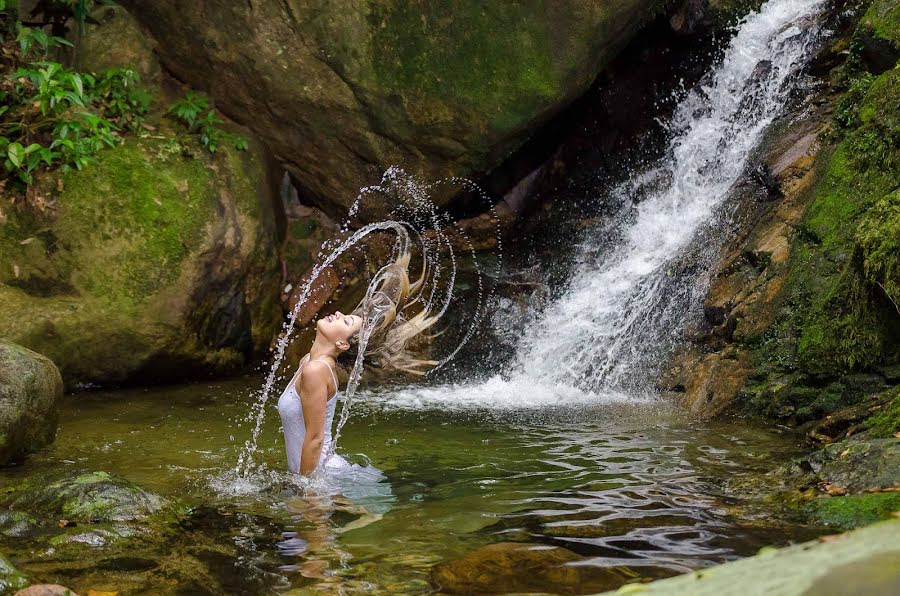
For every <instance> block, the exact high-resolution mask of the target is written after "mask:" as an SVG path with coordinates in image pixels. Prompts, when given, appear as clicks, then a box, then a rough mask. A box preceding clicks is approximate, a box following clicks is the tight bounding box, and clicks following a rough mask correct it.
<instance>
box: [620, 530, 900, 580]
mask: <svg viewBox="0 0 900 596" xmlns="http://www.w3.org/2000/svg"><path fill="white" fill-rule="evenodd" d="M735 586H740V588H739V591H740V593H741V594H744V595H746V596H768V595H770V594H828V595H835V596H836V595H838V594H895V593H897V592H898V590H900V520H892V521H886V522H883V523H880V524H876V525H874V526H870V527H868V528H863V529H861V530H856V531H854V532H849V533H847V534H842V535H840V536H829V537H826V539H821V540H817V541H812V542H806V543H804V544H797V545H795V546H789V547H787V548H783V549H768V548H767V549H764V552H760V554H758V555H756V556H754V557H749V558H746V559H741V560H739V561H732V562H729V563H724V564H722V565H717V566H715V567H710V568H707V569H702V570H700V571H695V572H693V573H689V574H685V575H681V576H678V577H674V578H671V579H664V580H661V581H656V582H653V583H650V584H646V585H643V586H635V587H631V586H628V587H626V588H623V589H622V590H621V591H620V592H618V593H640V594H647V595H656V594H660V595H662V594H665V595H666V596H679V595H682V594H684V595H690V596H718V595H719V594H731V593H734V592H735Z"/></svg>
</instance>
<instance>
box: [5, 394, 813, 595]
mask: <svg viewBox="0 0 900 596" xmlns="http://www.w3.org/2000/svg"><path fill="white" fill-rule="evenodd" d="M259 383H260V379H259V378H257V377H252V378H249V377H248V378H244V379H237V380H230V381H224V382H215V383H204V384H196V385H185V386H178V387H166V388H156V389H136V390H121V391H104V392H94V393H84V394H80V395H73V396H69V397H67V398H66V400H65V404H64V407H63V411H62V417H61V424H60V429H59V434H58V437H57V440H56V442H55V443H54V444H53V446H52V447H51V448H49V449H48V450H46V451H44V452H43V453H41V454H38V455H36V456H34V457H32V458H31V459H29V460H28V462H27V463H26V464H25V465H23V466H21V467H18V468H11V469H8V470H6V472H5V474H4V475H3V480H2V486H3V489H4V490H6V491H10V490H11V487H13V486H15V485H16V484H17V483H19V482H21V481H22V480H23V479H24V478H27V477H35V476H37V475H50V476H53V475H54V474H55V475H56V476H60V475H64V474H74V473H76V472H77V471H93V470H102V471H106V472H110V473H113V474H117V475H120V476H123V477H125V478H126V479H128V480H131V481H132V482H134V483H136V484H138V485H140V486H141V487H143V488H145V489H148V490H151V491H154V492H156V493H158V494H160V495H162V496H164V497H167V498H170V499H172V500H176V501H177V502H179V503H181V504H183V505H186V506H188V507H189V508H186V509H184V510H183V511H182V517H181V518H180V521H177V522H172V523H170V525H169V527H168V528H167V529H165V531H163V532H162V537H161V538H160V537H159V536H160V532H157V537H156V538H154V539H147V540H143V539H140V538H137V539H131V540H127V539H123V540H120V541H118V542H113V543H111V544H106V545H95V546H91V545H90V544H81V543H79V544H73V543H69V544H68V545H66V547H65V548H63V547H59V546H56V547H54V546H48V545H51V544H54V543H52V542H50V541H48V537H47V535H46V533H39V534H37V535H34V534H32V535H30V536H24V537H19V538H14V537H6V538H2V540H3V543H4V544H3V546H4V552H6V553H7V554H8V556H10V558H11V559H13V560H14V562H15V563H16V565H17V566H18V567H19V568H20V569H21V570H22V571H23V572H25V573H26V574H28V575H29V576H31V577H33V578H35V579H39V580H41V581H53V582H58V583H62V584H64V585H66V586H68V587H70V588H72V589H74V590H76V591H77V592H79V593H86V591H87V590H88V589H95V590H117V591H119V592H120V593H136V592H146V591H152V592H156V593H198V592H200V593H203V592H206V593H266V592H271V591H286V590H290V589H296V588H300V589H321V590H326V591H339V590H343V591H347V592H350V591H354V590H376V591H382V592H393V593H396V592H404V593H428V592H432V591H435V590H436V589H438V588H439V587H440V586H438V585H436V582H435V577H436V576H435V575H434V573H435V571H434V567H435V566H436V565H440V564H442V563H444V562H447V561H453V560H457V559H460V558H462V557H465V556H466V555H468V554H470V553H473V552H474V551H476V550H478V549H480V548H482V547H485V546H486V545H490V544H496V543H509V542H516V543H527V544H532V545H544V546H548V547H562V548H564V549H567V550H566V551H561V550H560V551H554V553H555V555H558V554H559V553H564V555H565V557H564V558H566V559H567V561H568V563H567V566H566V568H567V569H569V570H572V569H574V570H575V571H574V572H572V573H568V574H563V575H559V574H556V575H554V574H553V573H545V570H542V569H541V568H540V565H538V567H535V565H536V564H535V563H534V562H533V561H532V562H528V561H520V560H518V559H516V557H515V556H514V555H513V556H512V558H510V557H509V556H505V555H503V554H502V553H503V552H505V551H502V550H491V549H488V550H486V551H482V552H481V554H478V555H477V557H476V558H475V559H467V561H473V560H476V561H480V562H478V563H476V564H474V566H473V565H471V564H469V563H466V565H462V566H457V567H453V574H454V575H453V577H454V578H455V579H454V580H453V581H454V582H462V583H456V584H454V586H456V589H462V588H461V587H460V586H463V587H464V586H465V585H466V584H465V582H466V581H468V580H467V578H468V577H469V576H470V575H471V576H472V577H475V575H476V574H477V573H480V574H481V575H480V577H481V580H480V581H482V582H488V583H483V584H482V588H484V589H490V583H489V581H488V580H491V577H493V578H494V579H495V580H498V581H499V582H500V584H502V585H505V586H508V587H509V588H510V589H512V588H515V589H517V590H532V591H550V592H554V591H556V592H560V593H571V592H578V591H594V590H597V589H603V588H615V587H617V586H619V585H621V584H622V583H625V582H626V581H640V579H642V578H657V577H662V576H667V575H673V574H676V573H679V572H683V571H686V570H689V569H693V568H698V567H703V566H707V565H710V564H713V563H717V562H721V561H725V560H728V559H733V558H736V557H740V556H746V555H750V554H753V553H755V552H756V551H757V550H758V549H759V548H760V547H762V546H765V545H768V544H786V543H788V542H791V541H794V540H799V539H806V538H809V537H811V536H813V535H815V534H816V533H817V532H816V530H815V529H807V528H801V527H795V526H791V525H789V524H786V523H782V522H781V521H779V520H778V519H774V518H771V517H770V516H768V515H766V514H765V513H763V514H761V515H760V516H759V517H757V518H756V519H747V518H740V517H739V516H735V515H733V514H732V513H730V512H732V511H734V509H733V506H734V505H735V504H736V503H737V502H736V501H735V500H734V499H733V498H731V497H725V496H723V494H724V493H723V491H722V489H721V485H722V482H723V481H725V480H727V479H731V478H734V477H736V476H740V475H745V474H751V473H754V472H759V471H764V470H766V469H769V468H771V467H773V466H775V465H777V464H778V463H781V462H783V461H785V460H786V459H788V458H790V457H791V456H793V455H795V454H796V453H798V451H799V449H798V444H797V439H796V437H795V436H793V435H790V434H786V433H782V432H779V431H777V430H776V429H772V428H761V427H757V426H753V425H751V424H749V423H747V422H744V421H738V422H734V423H718V422H717V423H702V424H701V423H696V422H691V421H689V420H687V419H685V418H683V417H681V416H679V415H677V414H676V413H674V412H672V411H671V409H670V408H668V407H666V406H665V405H663V404H658V403H657V404H653V403H650V404H647V403H645V404H643V405H634V404H632V405H628V404H624V403H618V404H612V403H599V402H595V403H583V404H581V405H579V406H568V407H567V406H548V407H530V408H525V409H516V410H514V409H510V408H505V409H498V408H493V409H490V408H480V407H475V406H468V407H465V408H453V407H449V406H446V405H445V406H443V407H437V406H426V405H421V404H420V405H415V403H416V402H415V401H410V400H405V401H404V403H405V405H403V406H401V405H399V404H398V403H395V401H397V400H392V395H399V393H395V392H392V391H390V390H382V391H380V392H379V394H378V395H372V394H370V395H369V396H368V398H365V397H364V398H363V399H362V401H361V402H359V403H357V405H356V406H355V407H354V410H353V415H352V417H351V419H350V422H349V423H348V424H347V426H346V428H345V430H344V434H343V437H342V439H341V452H342V453H344V454H346V455H347V457H348V458H349V459H351V460H355V461H358V462H363V463H364V459H363V457H362V456H359V455H352V454H365V457H367V458H368V459H369V460H371V464H372V465H373V466H375V467H376V468H378V469H380V470H381V471H382V472H383V475H382V476H381V477H380V479H378V478H376V479H373V478H372V477H371V475H368V476H366V475H360V476H354V477H353V478H351V479H349V480H346V481H342V482H343V484H344V488H343V489H342V490H343V492H344V496H341V497H328V496H324V497H323V496H318V497H304V496H302V495H301V494H300V492H301V491H299V490H298V489H297V488H296V487H294V486H292V485H291V484H290V483H289V482H286V481H285V480H284V479H283V478H279V476H280V475H272V476H271V477H270V478H269V479H268V480H266V481H265V482H261V481H259V479H257V486H256V489H255V490H252V491H245V490H239V489H240V488H241V487H240V486H239V485H238V484H237V483H235V482H233V481H231V480H229V479H228V472H229V471H230V470H231V469H233V467H234V466H235V462H236V460H237V457H238V454H239V452H240V447H241V446H242V445H243V442H244V439H246V436H247V435H248V434H249V430H248V428H247V424H246V423H243V422H242V421H243V419H244V417H245V415H246V413H247V410H248V408H249V405H250V402H251V400H252V399H253V395H252V393H253V391H254V390H255V389H257V388H258V386H259ZM538 390H539V389H535V391H538ZM447 391H449V389H448V390H447ZM459 391H464V390H463V389H459ZM524 398H525V396H523V401H527V400H525V399H524ZM267 407H269V408H274V406H272V405H271V404H270V405H269V406H267ZM239 424H240V426H239ZM256 459H257V461H258V462H262V463H264V464H265V465H266V466H268V467H269V468H270V469H281V468H282V467H283V462H284V454H283V446H282V442H281V436H280V434H279V428H278V416H277V413H275V412H274V410H270V411H269V414H268V416H267V417H266V423H265V426H264V428H263V431H262V435H261V437H260V450H259V452H258V453H257V456H256ZM214 487H216V488H214ZM244 488H246V487H244ZM62 531H63V530H59V532H62ZM68 531H69V532H70V533H71V531H72V529H69V530H68ZM55 544H57V545H58V542H57V543H55ZM498 548H502V547H498ZM548 550H549V549H548ZM555 555H554V556H555ZM488 559H490V560H488ZM545 559H553V556H550V557H545ZM485 570H487V571H485ZM491 570H493V571H491ZM611 570H612V571H611ZM485 573H487V574H488V575H484V574H485ZM491 573H493V574H494V575H493V576H491V575H490V574H491ZM504 574H508V577H506V578H505V579H504ZM441 577H447V576H446V575H443V576H441ZM491 581H493V580H491ZM454 586H443V587H444V588H448V587H450V588H453V587H454Z"/></svg>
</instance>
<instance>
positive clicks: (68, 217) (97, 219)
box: [0, 132, 280, 386]
mask: <svg viewBox="0 0 900 596" xmlns="http://www.w3.org/2000/svg"><path fill="white" fill-rule="evenodd" d="M44 182H45V184H44V186H43V187H42V189H41V190H40V192H41V193H43V194H44V195H45V197H46V199H47V202H48V204H50V205H51V206H52V207H51V208H50V209H48V210H47V212H45V213H39V212H35V211H34V210H33V209H32V208H24V207H21V206H19V207H16V206H15V205H11V204H4V205H3V207H2V209H3V212H4V214H5V222H3V223H0V263H2V267H0V337H4V338H7V339H9V340H11V341H14V342H16V343H19V344H21V345H24V346H26V347H29V348H31V349H33V350H36V351H38V352H41V353H42V354H46V355H47V356H48V357H50V358H51V359H52V360H53V361H54V362H55V363H56V364H57V365H58V366H59V368H60V371H61V372H62V375H63V379H64V380H65V382H66V384H67V385H69V386H71V385H73V384H76V383H114V382H121V381H125V380H133V379H135V378H138V377H143V378H144V379H145V380H154V381H157V380H166V379H167V378H169V377H172V376H177V378H185V377H186V376H190V375H192V374H193V375H198V374H203V373H209V372H220V373H223V372H228V371H232V370H234V369H236V368H238V367H240V366H243V365H244V364H246V363H247V362H248V361H249V358H250V357H251V356H252V354H254V353H256V352H258V351H259V350H261V349H263V348H265V347H266V346H268V342H269V340H270V338H271V336H272V334H273V332H274V330H276V329H277V327H278V323H279V321H280V310H279V306H278V291H279V285H280V271H279V268H278V265H277V257H276V254H275V250H276V249H275V233H274V216H273V213H272V208H271V199H270V196H269V193H268V188H269V184H268V182H267V181H266V175H265V169H264V166H263V160H262V157H261V155H260V153H259V151H258V149H255V148H253V147H251V149H250V150H249V151H247V152H237V151H234V150H233V149H231V148H230V147H229V148H222V149H220V151H219V153H217V154H216V155H215V156H211V155H210V154H209V153H208V152H206V151H205V150H203V149H202V148H201V147H200V146H199V142H198V141H197V139H196V138H195V137H192V136H187V135H185V136H176V135H174V134H170V133H165V132H162V133H158V134H154V135H152V136H148V137H147V138H135V137H130V138H128V140H126V141H125V142H123V143H122V144H121V145H119V146H116V147H115V148H112V149H107V150H104V151H102V152H101V153H99V154H98V155H97V156H96V158H95V159H94V161H93V162H91V163H90V164H89V165H88V166H87V167H85V168H84V169H83V170H80V171H71V172H68V173H64V174H60V175H59V176H58V177H56V178H53V177H50V176H48V177H46V178H45V180H44Z"/></svg>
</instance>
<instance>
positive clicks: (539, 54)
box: [121, 0, 667, 216]
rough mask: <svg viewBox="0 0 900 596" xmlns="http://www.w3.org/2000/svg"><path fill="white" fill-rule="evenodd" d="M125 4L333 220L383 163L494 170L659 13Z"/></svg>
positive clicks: (654, 4)
mask: <svg viewBox="0 0 900 596" xmlns="http://www.w3.org/2000/svg"><path fill="white" fill-rule="evenodd" d="M121 4H122V5H124V6H125V7H126V8H127V9H128V10H129V11H131V12H132V14H134V15H135V16H136V17H137V18H138V20H139V21H140V22H141V23H143V24H144V25H145V26H146V27H147V28H148V29H149V30H150V32H151V33H152V34H153V35H154V36H155V38H156V40H157V42H158V46H157V52H158V54H159V56H160V59H161V61H162V63H163V65H164V66H165V67H166V68H167V69H168V70H170V71H171V72H172V73H173V74H175V76H177V77H178V78H179V79H181V80H184V81H187V82H189V83H191V84H193V85H194V86H195V87H198V88H202V89H204V90H206V91H208V92H209V93H210V94H211V95H212V96H213V97H215V98H216V105H217V107H218V108H220V109H221V110H222V111H223V112H224V113H225V114H226V115H228V116H229V117H231V118H232V119H234V120H236V121H238V122H242V123H246V124H247V125H248V126H249V127H251V128H252V129H253V131H254V132H255V133H257V134H258V135H259V136H260V137H261V138H262V139H263V140H264V141H265V142H266V145H267V146H268V147H270V148H271V149H272V151H273V153H274V154H275V155H276V156H277V157H278V158H279V159H280V160H282V162H283V163H285V165H286V167H287V168H288V169H289V171H290V172H291V174H292V176H293V178H294V179H295V180H296V181H297V182H298V184H299V186H300V187H301V188H302V191H303V193H304V195H305V197H306V198H308V199H312V200H315V201H317V202H318V203H319V205H322V206H325V207H326V208H327V209H328V210H329V212H330V213H331V214H332V215H337V214H341V215H342V214H343V213H344V212H346V210H347V208H348V207H349V206H350V205H351V204H352V203H353V201H354V199H355V198H356V196H357V194H358V192H359V189H360V188H361V187H362V186H364V185H367V184H371V183H374V182H377V181H378V180H379V179H380V177H381V174H382V172H383V171H384V170H385V169H386V168H387V167H388V166H391V165H398V166H401V167H403V168H404V169H406V170H407V171H409V172H411V173H413V174H416V175H419V176H421V177H423V178H425V179H428V180H434V179H438V178H444V177H446V176H450V175H458V176H470V177H471V176H476V175H479V174H482V173H485V172H487V171H490V170H491V169H492V168H493V167H495V166H496V165H497V164H499V163H500V162H501V161H502V160H503V159H504V158H505V157H507V156H508V155H509V153H510V152H512V151H513V150H515V149H516V148H517V147H519V146H520V145H521V144H522V143H523V142H524V141H525V140H527V139H528V137H529V136H530V135H531V134H533V132H534V131H535V129H536V128H537V127H538V126H539V125H541V124H543V123H545V122H547V120H548V119H549V118H550V117H551V116H552V115H553V114H555V113H557V112H559V111H560V110H561V109H563V108H564V107H565V106H567V105H568V104H570V103H571V102H572V101H573V100H575V99H576V98H577V97H578V96H579V95H581V94H582V93H583V92H584V91H585V90H587V88H588V87H589V86H590V85H591V83H592V82H593V81H594V79H595V78H596V77H597V75H598V73H599V72H600V71H601V70H602V69H603V68H604V66H605V65H606V64H608V63H609V61H610V60H611V59H612V58H613V57H614V56H615V55H616V54H617V53H618V51H619V50H620V49H621V48H623V47H624V46H625V45H626V44H627V43H628V41H629V40H630V39H631V37H632V36H633V35H634V33H636V32H637V31H638V29H639V28H640V27H641V26H642V25H643V24H644V23H646V22H647V21H649V20H650V19H653V18H654V17H656V16H657V15H658V14H660V13H661V12H662V10H663V9H664V8H665V5H666V4H667V3H666V2H665V1H664V0H620V1H618V2H593V1H589V0H564V1H558V2H543V1H540V0H527V1H525V2H516V3H509V2H478V1H473V0H452V1H450V2H417V3H410V2H407V1H400V0H389V1H374V0H367V1H361V2H349V3H347V2H344V3H316V4H304V3H297V2H288V3H285V2H280V1H278V0H261V1H259V2H255V3H254V4H253V10H247V9H246V6H245V5H243V4H236V3H234V2H231V1H230V0H198V1H195V2H190V3H185V2H181V1H178V0H159V1H155V2H144V1H143V0H128V1H126V2H122V3H121ZM448 15H452V18H448ZM435 198H436V199H437V200H438V201H446V200H447V197H443V196H438V197H435ZM363 207H364V208H363V211H362V212H361V215H362V216H365V215H366V214H367V213H368V211H367V209H368V208H371V209H373V210H374V211H378V210H379V209H381V208H383V207H385V206H384V205H375V204H367V205H364V206H363ZM387 207H390V205H387Z"/></svg>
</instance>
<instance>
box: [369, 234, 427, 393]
mask: <svg viewBox="0 0 900 596" xmlns="http://www.w3.org/2000/svg"><path fill="white" fill-rule="evenodd" d="M411 260H412V255H411V254H410V252H409V249H408V245H404V246H401V247H398V249H397V250H396V252H395V255H394V257H393V259H392V261H391V262H390V263H389V264H387V265H385V266H384V267H382V268H381V269H379V270H378V272H377V273H376V274H375V276H374V277H373V278H372V281H371V282H369V287H368V289H367V290H366V295H365V296H364V297H363V299H362V300H360V302H359V304H358V305H357V306H356V308H355V309H354V310H353V314H354V315H357V316H359V317H361V318H362V319H363V324H362V327H361V329H360V331H359V332H358V333H357V334H356V335H355V336H354V337H353V338H351V344H356V345H357V346H358V347H362V349H363V350H364V357H365V358H366V362H367V364H369V365H370V366H374V367H376V368H379V369H392V370H399V371H403V372H407V373H410V374H415V375H424V374H425V373H426V372H427V369H428V368H430V367H432V366H434V365H436V364H437V361H436V360H427V359H421V358H417V357H415V356H414V355H413V354H412V352H411V350H410V347H411V346H412V344H413V343H414V340H416V339H422V338H423V337H424V336H423V333H424V332H425V331H426V330H427V329H429V328H430V327H432V326H433V325H434V324H435V323H436V322H437V321H438V319H439V318H440V315H439V314H437V315H435V314H432V313H431V304H430V303H429V301H428V300H426V299H425V296H424V295H423V290H424V288H425V285H426V284H425V280H426V276H427V272H428V263H427V262H425V260H424V259H423V263H422V271H421V273H420V274H419V276H418V278H416V279H415V280H412V281H411V280H410V276H409V267H410V262H411ZM360 340H363V341H364V342H365V345H364V346H360V343H362V342H361V341H360Z"/></svg>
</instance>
